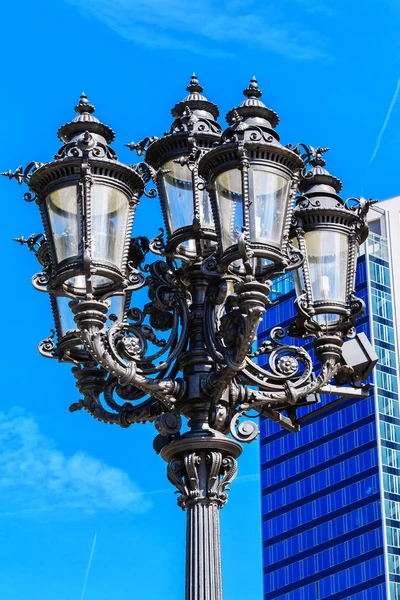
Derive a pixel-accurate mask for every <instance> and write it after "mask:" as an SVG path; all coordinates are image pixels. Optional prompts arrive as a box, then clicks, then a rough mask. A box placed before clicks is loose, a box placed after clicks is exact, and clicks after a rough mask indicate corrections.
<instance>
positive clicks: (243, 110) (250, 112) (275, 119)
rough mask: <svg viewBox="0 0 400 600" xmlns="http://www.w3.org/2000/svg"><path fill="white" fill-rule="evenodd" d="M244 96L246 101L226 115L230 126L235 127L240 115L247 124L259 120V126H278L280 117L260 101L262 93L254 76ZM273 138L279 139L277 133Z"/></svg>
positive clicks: (272, 127)
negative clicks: (255, 119)
mask: <svg viewBox="0 0 400 600" xmlns="http://www.w3.org/2000/svg"><path fill="white" fill-rule="evenodd" d="M243 95H244V96H245V97H246V100H243V102H242V103H241V104H239V106H238V107H236V108H233V109H232V110H230V111H229V112H228V114H227V115H226V120H227V122H228V124H229V125H234V124H235V122H237V118H238V117H237V116H238V115H239V117H240V118H241V119H242V120H244V121H245V122H246V121H248V120H250V119H251V122H253V119H254V118H257V120H258V121H259V122H258V123H257V124H259V125H261V126H264V127H268V128H269V129H274V128H275V127H276V126H277V125H278V123H279V116H278V115H277V114H276V112H274V111H273V110H271V109H270V108H267V107H266V106H265V104H264V102H262V101H261V100H260V98H261V96H262V91H261V90H260V88H259V87H258V82H257V79H256V78H255V77H254V76H253V77H252V78H251V80H250V83H249V85H248V86H247V88H246V89H245V90H243ZM273 136H274V137H275V138H276V139H279V137H278V134H277V133H276V132H273Z"/></svg>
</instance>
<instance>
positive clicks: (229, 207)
mask: <svg viewBox="0 0 400 600" xmlns="http://www.w3.org/2000/svg"><path fill="white" fill-rule="evenodd" d="M215 192H216V196H217V202H218V210H219V214H220V221H221V235H222V239H221V244H222V249H223V250H226V249H227V248H229V246H232V244H236V243H237V241H238V237H239V233H240V232H241V231H242V227H243V195H242V174H241V171H239V169H232V170H231V171H226V172H225V173H221V175H218V177H217V178H216V180H215Z"/></svg>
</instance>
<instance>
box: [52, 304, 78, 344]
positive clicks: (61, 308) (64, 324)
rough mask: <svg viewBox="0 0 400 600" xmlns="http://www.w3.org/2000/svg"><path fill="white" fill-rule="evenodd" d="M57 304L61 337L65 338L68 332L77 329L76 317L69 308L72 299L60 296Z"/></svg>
mask: <svg viewBox="0 0 400 600" xmlns="http://www.w3.org/2000/svg"><path fill="white" fill-rule="evenodd" d="M56 302H57V308H58V314H59V317H60V327H61V337H63V336H64V335H65V334H66V333H67V332H68V331H72V330H74V329H76V324H75V321H74V315H73V313H72V311H71V309H70V307H69V303H70V302H71V298H66V297H64V296H59V297H58V298H56Z"/></svg>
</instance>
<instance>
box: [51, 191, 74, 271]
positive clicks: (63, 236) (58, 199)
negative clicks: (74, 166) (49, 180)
mask: <svg viewBox="0 0 400 600" xmlns="http://www.w3.org/2000/svg"><path fill="white" fill-rule="evenodd" d="M46 205H47V211H48V214H49V219H50V227H51V231H52V236H53V240H54V246H55V251H56V257H57V261H58V262H59V263H60V262H61V261H63V260H65V259H66V258H70V257H72V256H77V255H78V253H79V241H80V240H79V238H80V235H79V229H80V228H79V217H78V199H77V186H76V185H71V186H67V187H63V188H60V189H58V190H55V191H54V192H52V193H51V194H49V195H48V196H47V198H46Z"/></svg>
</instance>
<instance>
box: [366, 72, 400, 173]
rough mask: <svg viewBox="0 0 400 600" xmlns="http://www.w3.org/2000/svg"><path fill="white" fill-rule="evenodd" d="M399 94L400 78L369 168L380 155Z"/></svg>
mask: <svg viewBox="0 0 400 600" xmlns="http://www.w3.org/2000/svg"><path fill="white" fill-rule="evenodd" d="M399 92H400V78H399V79H398V81H397V86H396V89H395V92H394V94H393V98H392V101H391V103H390V106H389V110H388V111H387V113H386V117H385V120H384V122H383V125H382V128H381V130H380V132H379V135H378V138H377V140H376V145H375V148H374V151H373V153H372V156H371V158H370V159H369V161H368V166H369V165H370V164H371V163H372V161H373V160H374V159H375V157H376V155H377V154H378V150H379V148H380V145H381V141H382V137H383V134H384V133H385V130H386V127H387V126H388V123H389V120H390V116H391V114H392V112H393V109H394V107H395V104H396V102H397V97H398V95H399Z"/></svg>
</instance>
